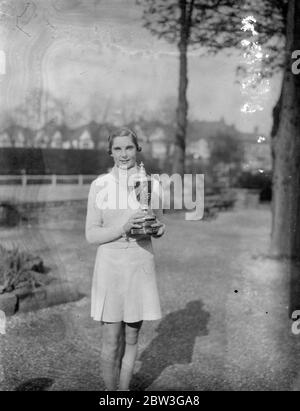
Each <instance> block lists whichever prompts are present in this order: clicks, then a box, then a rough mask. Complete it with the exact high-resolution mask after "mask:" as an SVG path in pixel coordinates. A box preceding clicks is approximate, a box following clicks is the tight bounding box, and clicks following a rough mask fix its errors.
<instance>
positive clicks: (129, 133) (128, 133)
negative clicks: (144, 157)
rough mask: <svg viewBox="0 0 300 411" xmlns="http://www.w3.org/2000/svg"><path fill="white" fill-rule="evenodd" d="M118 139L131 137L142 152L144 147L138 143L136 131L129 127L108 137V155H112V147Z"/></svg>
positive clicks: (115, 131)
mask: <svg viewBox="0 0 300 411" xmlns="http://www.w3.org/2000/svg"><path fill="white" fill-rule="evenodd" d="M116 137H131V138H132V142H133V143H134V145H135V147H136V150H137V151H142V147H141V146H140V145H139V143H138V137H137V134H136V133H135V131H133V130H130V128H127V127H121V128H118V129H116V130H114V131H113V132H112V133H111V134H110V135H109V137H108V154H112V151H111V149H112V145H113V141H114V139H115V138H116Z"/></svg>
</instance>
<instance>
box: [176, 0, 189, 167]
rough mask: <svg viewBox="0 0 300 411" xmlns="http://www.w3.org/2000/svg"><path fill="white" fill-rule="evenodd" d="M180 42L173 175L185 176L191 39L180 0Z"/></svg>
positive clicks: (186, 17) (186, 16)
mask: <svg viewBox="0 0 300 411" xmlns="http://www.w3.org/2000/svg"><path fill="white" fill-rule="evenodd" d="M180 11H181V17H180V25H181V27H180V41H179V45H178V47H179V53H180V57H179V64H180V69H179V90H178V106H177V112H176V113H177V116H176V117H177V119H176V120H177V124H176V135H175V144H174V157H173V167H172V172H173V173H179V174H181V175H183V174H184V160H185V136H186V129H187V111H188V102H187V97H186V92H187V86H188V77H187V49H188V38H189V18H188V8H187V1H186V0H180Z"/></svg>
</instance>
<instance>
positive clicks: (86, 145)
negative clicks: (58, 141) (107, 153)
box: [78, 129, 94, 150]
mask: <svg viewBox="0 0 300 411" xmlns="http://www.w3.org/2000/svg"><path fill="white" fill-rule="evenodd" d="M78 148H79V149H90V150H92V149H93V148H94V142H93V140H92V137H91V134H90V132H89V130H88V129H85V130H84V131H83V132H82V133H81V134H80V136H79V138H78Z"/></svg>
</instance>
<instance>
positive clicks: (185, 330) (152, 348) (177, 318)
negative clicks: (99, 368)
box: [131, 300, 210, 391]
mask: <svg viewBox="0 0 300 411" xmlns="http://www.w3.org/2000/svg"><path fill="white" fill-rule="evenodd" d="M209 316H210V315H209V313H208V312H207V311H205V310H204V309H203V303H202V302H201V301H200V300H198V301H197V300H196V301H190V302H189V303H187V304H186V306H185V308H183V309H181V310H178V311H174V312H172V313H170V314H168V315H167V316H166V317H164V318H163V319H162V321H161V322H160V323H159V326H158V327H157V329H156V331H157V332H158V334H157V336H156V337H155V338H154V339H153V340H152V341H151V343H150V344H149V345H148V347H147V348H146V349H145V350H144V351H143V352H142V354H141V356H140V358H139V361H140V362H141V363H142V364H141V367H140V370H139V371H138V373H136V374H135V375H134V376H133V379H132V387H131V389H132V390H134V391H144V390H145V389H146V388H147V387H149V386H150V385H151V384H152V383H153V382H154V381H155V380H156V379H157V378H158V377H159V376H160V375H161V373H162V372H163V371H164V370H165V369H166V368H167V367H169V366H171V365H174V364H189V363H191V362H192V356H193V349H194V344H195V340H196V337H201V336H205V335H207V334H208V329H207V324H208V321H209Z"/></svg>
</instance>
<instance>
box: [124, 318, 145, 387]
mask: <svg viewBox="0 0 300 411" xmlns="http://www.w3.org/2000/svg"><path fill="white" fill-rule="evenodd" d="M142 323H143V322H142V321H139V322H136V323H126V324H125V352H124V356H123V359H122V366H121V372H120V383H119V390H120V391H126V390H128V389H129V384H130V381H131V378H132V374H133V370H134V364H135V360H136V357H137V349H138V336H139V331H140V329H141V326H142Z"/></svg>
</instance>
